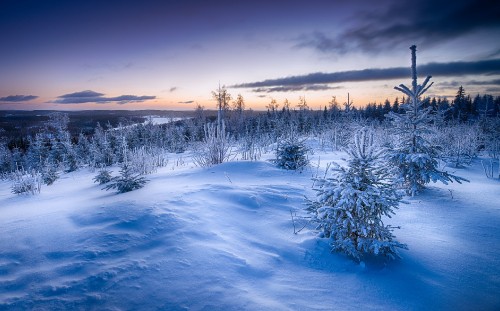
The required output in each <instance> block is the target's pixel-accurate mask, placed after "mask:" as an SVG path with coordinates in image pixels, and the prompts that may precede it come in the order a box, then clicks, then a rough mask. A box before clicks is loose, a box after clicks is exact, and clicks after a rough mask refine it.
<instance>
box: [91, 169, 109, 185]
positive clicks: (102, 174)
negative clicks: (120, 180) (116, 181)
mask: <svg viewBox="0 0 500 311" xmlns="http://www.w3.org/2000/svg"><path fill="white" fill-rule="evenodd" d="M93 180H94V182H95V183H98V184H99V185H104V184H107V183H108V182H110V181H112V180H113V177H112V176H111V171H109V170H107V169H101V170H100V171H99V173H98V174H97V175H96V176H95V177H94V178H93Z"/></svg>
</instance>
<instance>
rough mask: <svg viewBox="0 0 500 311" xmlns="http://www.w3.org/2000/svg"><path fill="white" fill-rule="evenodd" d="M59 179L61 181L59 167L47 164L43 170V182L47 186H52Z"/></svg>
mask: <svg viewBox="0 0 500 311" xmlns="http://www.w3.org/2000/svg"><path fill="white" fill-rule="evenodd" d="M57 179H59V174H58V172H57V167H56V166H55V164H52V163H46V164H45V166H44V167H43V168H42V180H43V183H44V184H46V185H47V186H50V185H52V184H53V183H54V182H55V181H56V180H57Z"/></svg>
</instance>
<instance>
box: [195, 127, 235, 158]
mask: <svg viewBox="0 0 500 311" xmlns="http://www.w3.org/2000/svg"><path fill="white" fill-rule="evenodd" d="M230 156H231V145H230V135H229V134H228V133H227V132H226V126H225V123H224V122H223V121H222V122H220V123H207V124H205V139H204V141H203V145H202V146H201V148H200V149H199V150H198V151H197V152H196V153H195V154H194V155H193V160H194V162H195V163H196V165H198V166H201V167H209V166H212V165H217V164H221V163H223V162H226V161H227V160H229V158H230Z"/></svg>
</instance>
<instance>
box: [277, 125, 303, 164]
mask: <svg viewBox="0 0 500 311" xmlns="http://www.w3.org/2000/svg"><path fill="white" fill-rule="evenodd" d="M308 152H309V149H308V148H307V147H306V145H305V143H304V141H303V140H300V139H299V138H298V137H297V136H296V135H295V134H291V135H290V137H288V138H285V139H283V140H282V141H280V142H278V148H277V149H276V159H275V160H274V161H275V163H276V165H277V166H278V167H279V168H284V169H286V170H298V169H301V168H303V167H305V166H306V165H307V164H309V159H308V158H307V153H308Z"/></svg>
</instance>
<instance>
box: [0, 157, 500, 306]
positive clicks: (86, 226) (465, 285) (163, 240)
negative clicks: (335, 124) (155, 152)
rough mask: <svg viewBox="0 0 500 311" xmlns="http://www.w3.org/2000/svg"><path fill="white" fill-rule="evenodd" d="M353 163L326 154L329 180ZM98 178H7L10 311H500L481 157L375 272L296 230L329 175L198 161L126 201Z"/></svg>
mask: <svg viewBox="0 0 500 311" xmlns="http://www.w3.org/2000/svg"><path fill="white" fill-rule="evenodd" d="M172 156H175V155H172ZM344 156H345V154H344V153H323V152H320V151H317V152H315V154H314V157H318V158H319V157H320V158H321V161H317V162H318V163H320V165H321V167H320V168H318V169H317V170H318V171H321V170H324V168H325V166H326V163H329V162H332V161H336V162H340V163H342V161H341V158H342V157H344ZM270 158H272V155H268V159H270ZM174 162H175V161H171V162H170V163H174ZM312 162H313V163H315V161H312ZM113 170H114V175H116V173H117V170H118V168H116V167H115V168H113ZM95 174H96V173H95V172H94V173H92V172H87V171H86V170H80V171H76V172H71V173H67V174H62V175H61V177H60V178H59V179H58V180H56V181H55V182H54V184H53V185H51V186H45V187H44V188H43V190H42V191H41V193H40V194H37V195H36V196H19V195H15V194H13V193H11V189H10V183H9V182H6V181H0V245H1V247H0V309H2V310H33V309H37V310H498V309H499V308H500V296H499V295H498V293H499V292H500V277H499V275H500V268H499V267H500V226H499V223H500V206H499V204H498V202H499V196H498V186H499V184H498V181H497V180H493V179H488V178H486V177H485V176H484V173H483V172H482V168H481V165H480V163H479V162H478V160H475V162H473V164H472V166H470V167H468V168H467V169H466V170H463V171H460V175H461V176H464V177H465V178H467V179H469V180H470V181H471V183H470V184H466V185H457V184H449V185H444V184H435V185H433V186H430V187H429V188H428V189H427V190H426V191H424V192H422V193H421V194H420V195H419V196H418V197H415V198H410V199H409V204H405V205H403V206H401V207H400V209H399V210H398V212H397V214H396V215H394V216H393V218H392V219H391V220H390V221H389V222H388V224H392V223H394V224H397V225H400V226H401V229H400V230H398V240H399V241H401V242H402V243H405V244H407V245H408V247H409V250H402V251H400V253H401V256H402V259H401V260H398V261H394V262H388V263H387V262H385V261H381V260H378V259H376V258H373V259H370V258H368V259H366V260H365V261H364V262H362V264H358V263H356V262H354V261H352V260H351V259H349V258H348V257H346V256H344V255H341V254H336V253H333V254H332V253H331V252H330V245H329V240H328V239H322V238H318V237H317V236H316V235H315V233H314V230H311V229H312V228H309V227H307V228H306V229H304V230H302V231H301V232H300V233H299V234H294V233H293V227H292V221H291V219H290V211H292V212H294V213H297V214H298V215H300V213H301V212H303V210H304V196H308V197H311V196H313V195H314V192H313V190H312V189H311V185H312V181H311V177H312V176H315V175H316V169H315V168H309V169H306V170H304V171H303V172H302V173H298V172H294V171H286V170H281V169H279V168H277V167H275V165H274V164H273V163H270V162H269V161H253V162H250V161H248V162H245V161H240V162H228V163H223V164H220V165H216V166H213V167H210V168H200V167H195V166H194V165H192V164H189V163H188V164H184V165H179V166H176V167H173V166H172V167H163V168H160V169H159V170H158V172H157V173H155V174H152V175H149V176H148V179H150V182H149V183H147V184H146V185H145V187H143V188H141V189H137V190H135V191H132V192H127V193H123V194H115V193H112V192H106V191H102V190H101V188H102V186H100V185H98V184H96V183H94V182H93V180H92V179H93V177H94V176H95Z"/></svg>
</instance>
